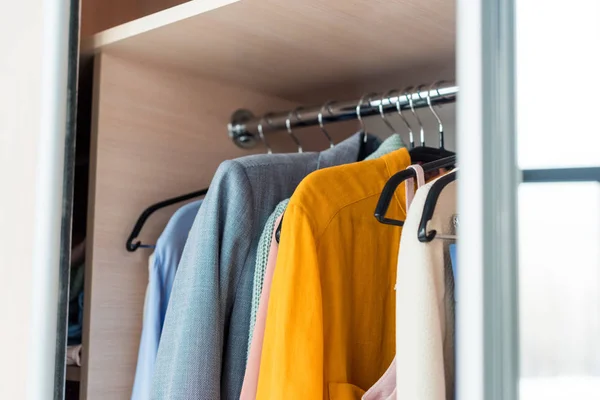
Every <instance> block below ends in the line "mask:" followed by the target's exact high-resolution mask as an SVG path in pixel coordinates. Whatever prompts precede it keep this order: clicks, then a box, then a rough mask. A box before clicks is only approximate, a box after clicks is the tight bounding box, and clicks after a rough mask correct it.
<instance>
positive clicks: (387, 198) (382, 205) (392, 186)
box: [375, 156, 456, 226]
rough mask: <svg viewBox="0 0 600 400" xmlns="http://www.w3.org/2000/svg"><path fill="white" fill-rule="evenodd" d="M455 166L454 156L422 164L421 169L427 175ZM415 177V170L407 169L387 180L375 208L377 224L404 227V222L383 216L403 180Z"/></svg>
mask: <svg viewBox="0 0 600 400" xmlns="http://www.w3.org/2000/svg"><path fill="white" fill-rule="evenodd" d="M455 164H456V156H450V157H446V158H442V159H441V160H437V161H432V162H429V163H426V164H423V165H422V167H423V170H424V171H425V173H427V172H433V171H437V170H438V169H440V168H449V167H453V166H454V165H455ZM416 177H417V174H416V172H415V170H414V169H410V168H409V169H405V170H404V171H400V172H398V173H396V174H394V175H392V177H391V178H390V179H388V181H387V182H386V183H385V186H384V187H383V191H382V192H381V196H379V201H378V202H377V207H376V208H375V218H377V220H378V221H379V222H381V223H382V224H386V225H395V226H404V221H400V220H397V219H393V218H386V216H385V214H386V213H387V210H388V208H389V207H390V203H391V202H392V199H393V198H394V192H396V189H397V188H398V186H399V185H400V184H401V183H402V182H404V181H405V180H407V179H409V178H416ZM440 179H441V178H440Z"/></svg>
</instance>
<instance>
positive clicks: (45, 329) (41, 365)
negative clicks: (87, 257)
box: [0, 0, 78, 399]
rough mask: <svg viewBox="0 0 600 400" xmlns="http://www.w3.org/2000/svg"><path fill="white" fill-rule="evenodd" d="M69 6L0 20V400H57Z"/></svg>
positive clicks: (33, 0)
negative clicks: (0, 285)
mask: <svg viewBox="0 0 600 400" xmlns="http://www.w3.org/2000/svg"><path fill="white" fill-rule="evenodd" d="M74 3H75V2H74V1H68V0H62V1H61V0H28V1H23V2H10V4H8V3H7V4H5V5H4V7H3V12H2V13H0V53H1V54H2V57H0V87H1V88H2V90H0V182H1V184H2V191H1V193H2V195H1V196H0V254H2V261H0V266H1V267H2V276H3V279H2V284H3V287H2V290H0V315H2V326H3V329H2V340H0V354H2V357H0V398H2V399H47V398H50V396H53V397H54V398H60V399H62V389H60V388H58V389H59V390H56V389H57V387H56V385H55V379H57V376H60V377H62V375H60V374H61V373H62V374H64V371H62V372H61V369H60V368H57V367H56V366H57V365H59V366H60V365H63V368H64V361H63V359H64V348H63V349H62V352H63V353H62V354H60V353H58V352H57V351H56V349H57V344H59V343H64V338H61V337H60V336H61V334H60V332H62V333H63V334H64V332H65V327H61V326H62V324H61V323H59V322H58V321H59V315H60V313H61V312H62V311H61V304H62V303H64V302H62V303H61V301H60V300H59V299H60V298H61V297H63V296H64V293H63V292H64V290H62V291H61V289H64V288H61V286H60V283H61V279H60V274H61V268H60V265H61V264H60V258H61V248H63V247H65V244H64V243H63V240H62V236H63V233H64V232H63V233H61V225H62V224H63V223H64V221H65V218H64V217H63V211H64V210H70V205H67V207H65V202H64V201H63V200H64V198H65V197H64V194H65V188H67V187H68V184H67V185H66V184H65V183H68V182H69V180H68V179H66V180H65V171H66V170H65V156H66V157H67V158H68V159H71V158H70V157H72V154H69V151H65V148H66V144H67V137H68V135H67V132H69V134H70V135H71V137H72V134H73V129H72V128H73V126H74V123H73V117H74V115H75V109H74V100H73V99H74V96H75V94H76V90H75V89H76V87H74V86H73V85H72V84H71V83H72V82H73V79H72V77H73V68H75V71H76V68H77V67H76V65H77V54H76V53H77V51H76V50H75V51H73V49H74V48H75V49H76V40H77V36H74V35H73V26H72V23H73V22H75V21H77V23H78V12H75V13H73V12H72V10H71V6H72V4H74ZM74 41H75V42H74ZM74 43H75V45H74ZM75 76H76V72H75ZM69 94H70V96H69ZM66 203H68V202H66ZM67 217H68V216H67ZM64 257H65V256H64V255H63V258H64ZM66 258H67V259H68V254H67V255H66ZM67 285H68V281H67ZM62 305H63V306H64V305H66V304H62ZM63 322H66V321H63ZM59 328H60V329H59ZM57 361H58V362H57ZM55 372H56V373H57V374H56V375H55ZM59 392H60V393H59Z"/></svg>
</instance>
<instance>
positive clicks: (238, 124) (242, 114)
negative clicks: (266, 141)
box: [227, 108, 260, 149]
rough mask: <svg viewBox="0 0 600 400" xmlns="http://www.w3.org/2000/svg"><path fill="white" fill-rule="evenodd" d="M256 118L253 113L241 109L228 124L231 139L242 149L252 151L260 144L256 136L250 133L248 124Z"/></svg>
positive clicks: (232, 116)
mask: <svg viewBox="0 0 600 400" xmlns="http://www.w3.org/2000/svg"><path fill="white" fill-rule="evenodd" d="M254 118H255V116H254V114H252V111H250V110H246V109H243V108H240V109H238V110H236V111H235V112H234V113H233V114H232V115H231V119H230V121H229V124H227V130H228V132H229V138H230V139H231V140H233V142H234V143H235V144H236V145H237V146H238V147H241V148H242V149H251V148H253V147H254V146H256V143H258V142H259V140H260V139H259V138H258V137H257V135H256V134H254V133H252V132H250V131H249V130H248V127H247V126H246V123H248V122H249V121H252V120H254Z"/></svg>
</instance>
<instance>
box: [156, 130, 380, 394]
mask: <svg viewBox="0 0 600 400" xmlns="http://www.w3.org/2000/svg"><path fill="white" fill-rule="evenodd" d="M361 142H362V135H360V134H356V135H354V136H352V137H350V138H349V139H346V140H345V141H343V142H342V143H340V144H338V145H337V146H335V147H334V148H332V149H328V150H326V151H323V152H321V153H302V154H273V155H252V156H247V157H242V158H238V159H236V160H231V161H225V162H223V163H222V164H221V165H220V166H219V169H218V170H217V172H216V174H215V176H214V178H213V181H212V182H211V184H210V190H209V191H208V194H207V195H206V198H205V199H204V202H203V203H202V207H200V210H199V211H198V214H197V216H196V219H195V221H194V225H193V227H192V230H191V231H190V235H189V237H188V240H187V242H186V245H185V249H184V251H183V256H182V259H181V262H180V264H179V268H178V270H177V276H176V277H175V282H174V284H173V291H172V294H171V299H170V302H169V306H168V309H167V314H166V317H165V324H164V328H163V331H162V336H161V339H160V346H159V349H158V355H157V359H156V365H155V370H154V378H153V382H152V397H153V399H169V400H178V399H194V400H198V399H201V400H205V399H206V400H218V399H222V400H230V399H238V398H239V396H240V392H241V389H242V381H243V379H244V372H245V368H246V354H247V347H248V327H249V323H250V307H251V302H252V285H253V282H252V280H253V277H254V267H255V263H256V250H257V246H258V240H259V238H260V234H261V232H262V229H263V226H264V224H265V223H266V221H267V218H269V215H270V214H271V213H272V212H273V210H274V209H275V206H277V204H278V203H279V202H280V201H282V200H284V199H287V198H289V197H290V196H291V195H292V193H293V192H294V189H295V188H296V186H298V184H299V183H300V181H301V180H302V179H303V178H304V177H305V176H306V175H308V174H309V173H311V172H313V171H315V170H316V169H318V168H324V167H329V166H334V165H340V164H346V163H351V162H355V161H357V160H358V158H359V152H360V149H361ZM379 144H380V141H379V140H378V139H377V138H375V137H372V136H369V140H368V143H367V146H366V148H363V152H366V155H368V154H369V153H371V152H373V151H374V150H375V149H376V148H377V147H378V146H379Z"/></svg>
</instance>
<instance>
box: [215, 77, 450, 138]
mask: <svg viewBox="0 0 600 400" xmlns="http://www.w3.org/2000/svg"><path fill="white" fill-rule="evenodd" d="M457 93H458V86H454V85H448V84H446V85H443V84H439V85H437V86H436V85H435V84H434V85H432V87H429V88H427V89H426V86H419V87H417V88H409V89H408V90H406V91H398V90H390V91H389V92H387V93H384V94H383V95H382V94H377V93H369V94H367V95H365V96H363V98H362V99H361V100H356V101H344V102H333V101H332V102H328V103H325V104H324V105H322V106H315V107H298V108H296V109H295V110H292V111H288V112H278V113H269V114H266V115H264V116H262V117H256V116H255V115H254V114H253V113H252V112H251V111H249V110H246V109H239V110H237V111H235V112H234V113H233V115H232V116H231V121H230V123H229V124H228V126H227V128H228V130H229V137H230V138H231V140H233V141H234V143H235V144H236V145H238V146H239V147H242V148H251V147H254V145H256V143H257V142H259V141H261V137H260V136H261V134H264V133H265V132H273V131H279V130H285V129H287V130H288V131H290V130H291V129H295V128H302V127H308V126H316V125H321V124H327V123H332V122H338V121H346V120H352V119H358V118H362V117H368V116H370V115H379V114H380V112H381V111H383V112H384V113H390V112H397V111H398V108H399V109H400V110H401V111H404V110H410V108H411V104H410V103H411V101H412V107H413V108H414V109H417V108H423V107H428V106H429V105H430V104H431V105H432V106H435V105H441V104H447V103H454V102H455V101H456V95H457ZM380 108H381V109H380Z"/></svg>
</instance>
